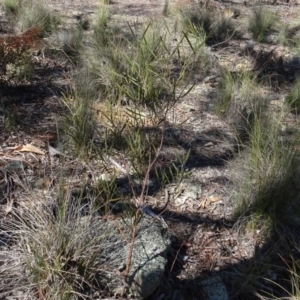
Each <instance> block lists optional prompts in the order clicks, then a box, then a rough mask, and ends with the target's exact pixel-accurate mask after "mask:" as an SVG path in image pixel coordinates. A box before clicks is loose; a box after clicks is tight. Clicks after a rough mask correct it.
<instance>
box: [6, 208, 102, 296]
mask: <svg viewBox="0 0 300 300" xmlns="http://www.w3.org/2000/svg"><path fill="white" fill-rule="evenodd" d="M65 209H66V207H61V208H60V210H59V211H58V216H57V218H55V217H54V215H53V211H52V210H50V209H47V208H45V207H43V208H41V207H39V208H38V207H36V208H35V209H34V210H31V209H28V208H27V209H24V210H23V214H22V216H19V214H18V212H16V211H13V215H12V218H11V219H9V220H8V221H7V222H6V223H5V224H6V225H5V230H6V231H7V234H9V236H11V237H12V239H11V240H10V243H11V245H10V246H9V245H7V246H5V245H4V246H1V249H0V261H1V266H0V270H1V272H0V279H1V280H0V282H1V283H0V288H1V295H2V297H5V296H9V295H11V294H12V291H14V293H17V294H18V295H22V298H23V299H25V298H26V299H35V298H43V299H83V298H85V297H88V295H87V294H86V290H88V289H89V290H93V288H95V287H96V286H97V281H96V273H97V271H96V270H97V266H98V267H99V261H97V255H98V256H99V253H101V250H100V248H101V241H102V240H103V239H104V238H105V233H103V232H102V233H99V234H98V235H97V234H96V235H94V236H93V237H91V235H90V234H89V232H90V231H91V229H92V226H93V225H91V223H90V222H89V220H88V219H87V218H86V219H84V218H77V219H76V218H75V219H74V220H73V222H68V219H67V218H66V214H65ZM16 241H17V242H16ZM96 245H97V250H98V251H95V249H96V248H95V247H96ZM8 249H10V250H8ZM85 294H86V295H85Z"/></svg>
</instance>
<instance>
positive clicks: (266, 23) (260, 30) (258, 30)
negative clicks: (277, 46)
mask: <svg viewBox="0 0 300 300" xmlns="http://www.w3.org/2000/svg"><path fill="white" fill-rule="evenodd" d="M275 24H276V16H275V15H274V14H273V13H272V12H270V11H268V10H266V9H256V10H254V11H253V16H252V17H251V18H250V20H249V26H248V28H249V31H250V32H251V33H252V36H253V39H254V40H256V41H258V42H263V41H266V38H267V37H268V35H269V34H270V33H272V32H273V31H274V27H275Z"/></svg>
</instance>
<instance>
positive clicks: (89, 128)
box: [62, 93, 96, 158]
mask: <svg viewBox="0 0 300 300" xmlns="http://www.w3.org/2000/svg"><path fill="white" fill-rule="evenodd" d="M62 101H63V103H64V104H65V106H66V107H67V109H68V113H66V114H65V116H64V122H63V123H64V126H65V130H64V131H65V133H66V135H67V137H69V138H70V142H71V144H72V145H74V146H75V149H76V152H77V153H78V155H79V156H81V157H85V158H86V157H89V155H90V154H91V151H92V146H93V140H94V134H95V131H96V126H95V116H94V111H93V103H92V102H91V100H90V99H89V98H88V95H86V97H78V96H77V95H76V93H75V94H74V95H73V96H71V95H69V96H66V95H65V96H64V97H63V99H62Z"/></svg>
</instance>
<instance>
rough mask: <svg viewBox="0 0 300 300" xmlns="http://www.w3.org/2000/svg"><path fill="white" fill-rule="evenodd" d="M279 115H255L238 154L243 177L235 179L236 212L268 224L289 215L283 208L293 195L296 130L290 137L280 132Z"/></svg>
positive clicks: (286, 206)
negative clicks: (242, 149) (254, 217)
mask: <svg viewBox="0 0 300 300" xmlns="http://www.w3.org/2000/svg"><path fill="white" fill-rule="evenodd" d="M283 117H284V116H283V115H282V116H280V117H278V116H271V117H270V116H261V117H258V116H257V115H255V119H254V125H253V127H252V131H251V134H250V140H249V144H248V145H247V147H246V149H245V152H244V154H243V155H242V156H241V157H242V158H243V165H244V167H243V168H242V170H241V173H242V174H244V176H245V177H244V178H243V179H241V177H240V179H239V186H240V189H239V192H238V197H237V199H236V204H237V205H236V212H237V216H238V215H241V214H246V215H248V216H252V217H253V216H257V218H258V219H260V220H267V219H270V220H271V221H272V224H274V223H275V224H278V223H280V222H282V223H284V222H286V221H287V219H285V218H288V219H289V218H291V219H292V216H291V215H289V216H288V215H287V214H286V213H283V212H284V211H285V210H287V209H288V208H289V207H290V205H291V201H292V200H293V199H295V196H296V189H295V187H294V183H293V176H294V173H295V166H296V164H295V159H296V157H297V155H298V152H297V150H295V147H294V146H295V145H296V144H297V143H298V139H299V134H296V135H295V136H293V137H292V138H291V137H288V136H286V134H285V133H284V132H282V127H281V124H280V121H279V120H280V118H283ZM281 120H282V119H281ZM261 218H262V219H261Z"/></svg>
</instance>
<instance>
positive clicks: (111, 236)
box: [76, 216, 171, 299]
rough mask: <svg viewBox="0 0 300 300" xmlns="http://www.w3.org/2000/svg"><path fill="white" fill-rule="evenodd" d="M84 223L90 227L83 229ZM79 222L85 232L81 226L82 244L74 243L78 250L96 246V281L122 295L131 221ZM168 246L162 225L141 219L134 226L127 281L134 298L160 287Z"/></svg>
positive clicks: (84, 220)
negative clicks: (88, 245) (85, 245)
mask: <svg viewBox="0 0 300 300" xmlns="http://www.w3.org/2000/svg"><path fill="white" fill-rule="evenodd" d="M86 222H88V223H89V226H86ZM80 223H81V224H83V223H85V224H84V227H85V228H88V230H86V232H85V233H84V234H82V226H80V227H81V230H78V234H80V238H78V237H77V238H76V239H77V240H78V241H79V242H78V243H80V244H81V245H79V244H78V243H77V247H82V246H83V245H84V244H87V243H93V244H95V251H97V252H98V253H97V260H96V265H97V266H95V267H96V270H97V280H98V282H100V283H101V285H102V286H104V287H106V289H108V290H109V291H111V292H113V293H116V294H117V293H119V292H121V291H122V289H123V286H124V277H123V279H122V275H121V274H124V270H125V268H126V264H127V262H128V256H129V251H130V243H131V235H132V228H133V219H123V220H122V219H120V220H114V221H104V220H102V219H101V218H93V219H90V218H89V217H83V218H81V221H80ZM77 227H78V226H77ZM78 228H79V227H78ZM170 244H171V240H170V235H169V233H168V232H167V230H166V229H165V228H163V226H162V225H161V223H160V222H159V221H158V220H156V219H153V218H149V217H146V216H143V218H142V219H141V220H140V221H139V223H138V225H137V232H136V239H135V241H134V248H133V253H132V259H131V268H130V272H129V277H128V280H127V281H126V283H127V285H128V288H129V291H130V294H131V296H132V297H133V298H137V299H144V298H146V297H148V296H149V295H151V294H152V293H153V292H154V291H155V290H156V289H157V287H158V286H159V285H160V283H161V280H162V277H163V275H164V271H165V265H166V263H167V258H166V254H167V251H168V249H169V247H170Z"/></svg>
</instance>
